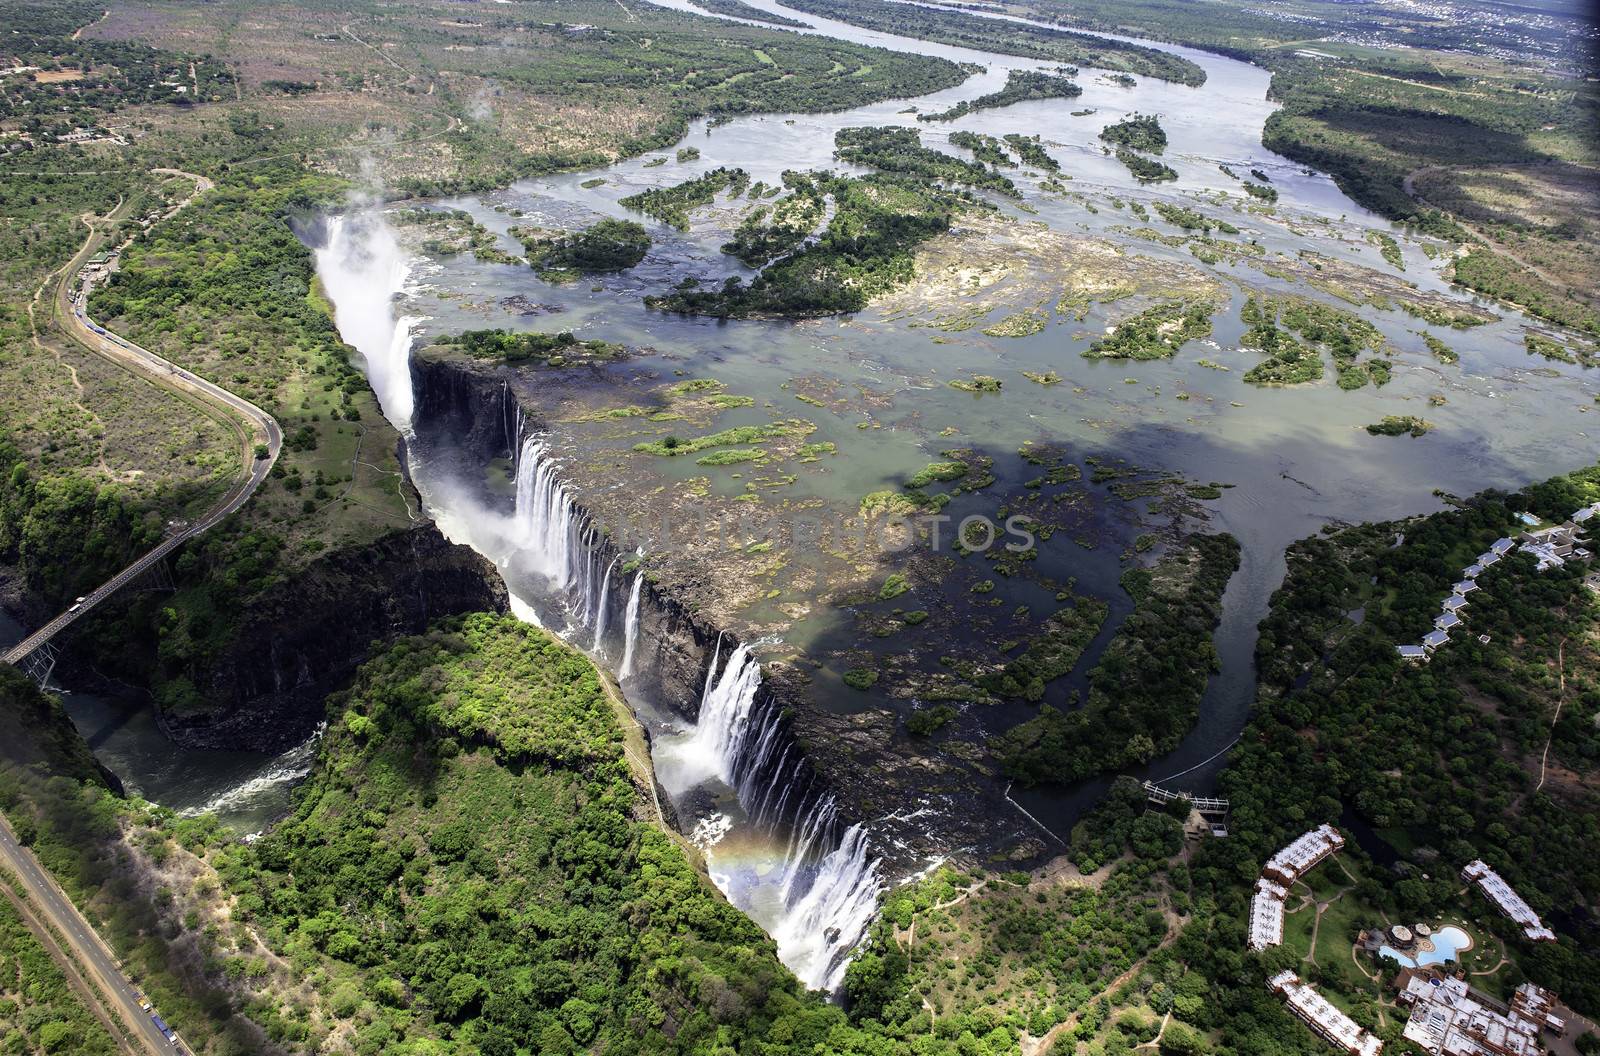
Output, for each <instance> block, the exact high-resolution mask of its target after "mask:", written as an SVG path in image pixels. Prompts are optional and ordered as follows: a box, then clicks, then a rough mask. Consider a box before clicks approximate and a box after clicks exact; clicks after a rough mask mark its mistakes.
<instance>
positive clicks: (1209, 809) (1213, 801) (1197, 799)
mask: <svg viewBox="0 0 1600 1056" xmlns="http://www.w3.org/2000/svg"><path fill="white" fill-rule="evenodd" d="M1144 794H1145V798H1147V799H1149V800H1150V802H1152V803H1155V804H1157V805H1159V806H1166V805H1167V804H1168V803H1171V802H1174V801H1175V800H1180V799H1184V800H1188V801H1189V804H1190V805H1191V806H1193V807H1194V809H1195V810H1198V811H1199V812H1200V813H1202V814H1206V815H1211V814H1219V815H1224V816H1226V815H1227V813H1228V801H1227V800H1225V799H1217V798H1216V797H1214V796H1191V795H1189V794H1188V793H1187V792H1174V791H1172V790H1171V789H1169V788H1162V787H1161V786H1160V785H1158V784H1156V783H1155V782H1153V781H1146V782H1145V783H1144Z"/></svg>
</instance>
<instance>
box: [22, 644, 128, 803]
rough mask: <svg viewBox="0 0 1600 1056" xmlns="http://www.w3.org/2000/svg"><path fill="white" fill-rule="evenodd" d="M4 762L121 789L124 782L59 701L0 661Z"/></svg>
mask: <svg viewBox="0 0 1600 1056" xmlns="http://www.w3.org/2000/svg"><path fill="white" fill-rule="evenodd" d="M5 765H11V766H26V767H33V768H35V769H37V770H38V771H39V772H41V773H44V774H49V775H52V776H60V777H70V778H72V779H73V780H74V781H88V782H91V783H93V784H98V785H104V786H105V787H106V788H109V789H111V790H112V791H113V792H116V793H117V794H118V795H121V794H122V782H121V781H118V780H117V776H116V775H115V774H113V773H112V772H111V771H109V770H107V769H106V768H105V767H104V766H101V765H100V761H99V760H98V759H96V758H95V757H94V754H93V753H92V752H90V751H89V746H88V745H87V744H85V743H84V742H83V738H82V737H80V736H78V730H77V728H76V727H74V726H73V725H72V720H71V719H70V718H68V717H67V713H66V711H65V709H63V708H62V707H61V701H60V700H58V699H57V698H56V697H55V696H54V695H52V694H47V693H42V692H40V691H39V689H38V687H37V686H35V685H34V684H33V682H32V681H31V680H30V679H29V678H28V676H27V675H24V674H23V673H22V672H21V671H18V670H16V669H14V668H10V667H0V767H3V766H5Z"/></svg>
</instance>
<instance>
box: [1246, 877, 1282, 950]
mask: <svg viewBox="0 0 1600 1056" xmlns="http://www.w3.org/2000/svg"><path fill="white" fill-rule="evenodd" d="M1288 894H1289V892H1288V891H1286V890H1284V889H1283V888H1282V887H1280V886H1279V885H1277V884H1275V883H1273V882H1272V881H1271V880H1268V879H1265V878H1262V879H1260V880H1257V881H1256V893H1255V897H1254V898H1252V899H1251V900H1250V939H1249V946H1250V948H1251V949H1252V950H1264V949H1266V948H1267V947H1268V946H1277V945H1279V944H1280V943H1282V942H1283V900H1284V898H1285V897H1287V896H1288Z"/></svg>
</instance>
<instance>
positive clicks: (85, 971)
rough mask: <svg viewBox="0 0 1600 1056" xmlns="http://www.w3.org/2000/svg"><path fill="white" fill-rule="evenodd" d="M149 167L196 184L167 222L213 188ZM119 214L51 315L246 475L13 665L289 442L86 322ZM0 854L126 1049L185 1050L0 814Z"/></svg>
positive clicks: (235, 491) (197, 380) (66, 283)
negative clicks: (214, 427) (203, 429)
mask: <svg viewBox="0 0 1600 1056" xmlns="http://www.w3.org/2000/svg"><path fill="white" fill-rule="evenodd" d="M151 171H152V172H153V173H154V174H156V175H158V176H178V177H183V178H185V179H189V180H192V181H194V190H193V191H192V192H191V193H190V194H189V195H188V196H187V197H185V198H184V199H183V200H182V201H181V202H179V203H177V204H176V205H175V206H173V207H172V208H171V209H170V210H168V211H167V212H166V213H165V214H164V215H163V216H162V217H161V219H162V220H167V219H170V218H171V217H172V216H174V215H175V214H176V213H177V212H178V211H179V210H181V209H183V208H184V207H185V206H187V205H189V204H190V203H191V202H193V201H194V200H195V199H197V198H199V197H200V195H202V194H204V193H205V192H207V191H209V190H210V189H211V188H212V186H213V184H212V182H211V181H210V180H209V179H207V178H205V177H204V176H199V175H196V174H194V173H189V172H183V171H181V170H178V169H153V170H151ZM118 211H119V210H113V212H112V213H111V214H109V215H107V216H106V217H105V218H104V220H105V221H106V223H104V224H103V225H102V226H101V227H96V226H95V225H94V224H93V223H91V224H90V231H89V237H88V239H87V240H86V241H85V242H84V244H83V247H82V248H81V249H79V250H78V253H77V255H76V256H74V257H73V258H72V260H71V262H70V263H68V265H67V266H66V267H65V268H63V269H61V271H60V273H59V275H60V278H59V279H58V280H56V288H55V293H54V296H53V298H52V305H53V314H54V317H55V319H56V321H57V322H58V323H59V324H60V325H61V328H62V329H63V330H64V331H65V332H66V333H67V334H69V335H70V336H71V337H72V338H74V339H75V340H76V341H77V342H78V343H79V344H81V345H83V347H85V348H87V349H88V350H89V351H91V352H93V353H95V354H96V355H98V356H101V357H102V358H104V359H107V360H109V361H111V362H112V363H114V364H116V365H117V366H120V367H122V368H124V369H125V370H127V371H128V372H129V373H131V374H134V375H136V376H137V377H139V378H141V379H143V380H144V381H146V382H149V383H150V384H152V385H154V386H156V387H157V388H160V389H163V390H165V391H167V392H168V393H170V394H172V395H175V396H177V397H178V398H179V399H181V400H183V401H184V402H186V403H188V404H190V405H191V406H193V407H194V408H195V409H196V410H197V411H198V412H200V413H202V414H206V415H209V416H211V417H213V418H215V419H217V420H218V421H220V422H222V423H223V424H224V425H226V426H227V427H228V428H229V429H230V431H232V432H233V434H234V435H235V437H236V438H237V439H238V441H239V450H240V457H241V458H242V459H243V467H244V470H245V472H244V473H243V475H242V477H241V478H240V479H238V480H236V481H235V482H234V484H233V485H232V486H231V487H229V488H228V490H227V491H225V492H224V493H223V494H222V496H221V497H220V498H219V499H218V500H217V502H216V503H215V504H214V505H213V506H212V507H211V508H210V509H209V510H207V511H206V512H205V513H204V514H203V515H202V516H200V517H198V518H196V519H195V520H193V521H189V522H186V523H180V524H176V525H174V526H173V528H172V530H171V531H169V532H168V534H167V536H166V538H164V539H162V541H161V542H160V543H158V544H157V545H156V546H155V547H154V548H153V549H151V550H150V551H149V552H147V553H145V554H143V555H141V556H140V557H139V558H138V559H137V560H135V561H134V562H133V563H132V564H130V565H128V566H127V567H126V568H124V569H123V570H122V571H120V572H118V573H117V574H116V575H114V576H112V577H111V578H110V579H109V580H107V581H106V582H104V583H102V584H101V585H100V586H98V587H96V588H95V589H94V590H93V591H90V592H89V593H88V594H86V595H85V596H84V597H83V600H82V601H79V602H78V603H76V604H74V605H73V606H72V607H71V608H69V609H68V610H67V611H66V612H63V613H61V614H60V615H58V616H56V617H55V618H54V619H53V620H51V621H50V622H48V623H46V624H45V625H44V626H43V627H40V628H39V629H38V630H36V631H34V632H33V633H32V634H30V635H29V636H28V637H27V638H24V639H23V640H22V641H21V642H20V643H18V644H17V645H16V646H15V647H14V648H12V649H11V650H10V651H8V652H7V653H6V654H5V657H4V661H5V663H7V664H11V665H17V664H20V663H22V662H23V661H25V660H26V659H27V658H28V657H29V655H30V654H32V653H33V652H35V651H36V650H38V649H40V648H41V647H44V646H46V645H48V644H49V643H50V641H51V640H52V639H53V638H54V637H55V636H56V635H58V634H60V633H61V632H62V631H63V630H65V629H66V628H67V627H69V626H71V625H72V623H73V622H74V621H76V620H77V619H78V618H79V617H81V616H83V615H84V614H86V613H87V612H89V611H90V610H91V609H93V608H94V607H95V606H96V605H98V604H99V603H100V602H102V601H104V600H105V599H106V598H108V597H110V596H111V595H112V594H115V593H116V592H117V590H119V589H120V588H121V587H123V586H126V585H127V584H128V583H130V582H132V581H133V580H135V579H138V578H139V577H140V576H141V575H143V574H144V573H145V572H147V571H148V570H150V569H151V568H153V567H154V566H155V565H156V564H157V563H159V562H160V561H161V560H162V559H163V558H165V557H166V556H167V555H168V554H169V553H171V552H172V551H173V550H175V549H176V548H178V547H179V546H181V545H182V544H183V543H184V542H186V541H188V540H189V539H192V538H194V537H195V536H197V535H199V534H200V533H202V532H205V531H207V530H209V529H210V528H212V527H213V526H215V525H216V524H217V523H218V522H220V521H221V520H223V518H225V517H227V516H228V515H229V514H231V513H233V512H234V511H235V510H237V509H239V507H241V506H243V505H244V504H245V503H246V502H247V501H248V500H249V499H250V496H252V495H253V494H255V491H256V489H257V488H258V487H260V486H261V482H262V481H263V480H265V479H266V476H267V473H268V472H269V471H270V470H271V469H272V466H273V463H275V462H276V461H277V459H278V453H279V451H280V450H281V449H282V447H283V431H282V430H281V429H280V428H279V427H278V423H277V421H276V420H275V419H274V418H273V417H272V416H271V415H270V414H268V413H267V412H266V411H263V410H262V409H261V408H259V407H257V406H256V405H255V404H253V403H251V402H250V401H249V400H246V399H244V398H243V397H241V396H238V395H236V394H234V393H232V392H229V391H228V390H227V389H224V388H222V387H220V386H218V385H214V384H212V383H211V382H209V381H207V380H205V379H204V378H201V377H199V376H197V375H195V374H194V373H192V372H191V371H188V370H185V369H184V368H183V367H180V366H178V365H177V364H175V363H172V362H169V361H168V360H166V359H163V358H162V357H160V356H158V355H156V354H155V353H154V352H151V351H149V350H148V349H145V348H141V347H140V346H138V345H136V344H134V343H133V342H131V341H128V340H126V339H124V338H122V337H119V336H118V335H116V334H113V333H111V332H110V331H108V330H106V329H105V328H104V327H102V326H100V325H98V324H97V323H95V322H94V321H93V320H91V319H90V318H89V312H88V296H89V283H88V282H87V281H78V280H79V279H80V276H83V275H84V268H85V265H87V264H88V263H89V261H90V260H91V259H92V258H93V256H94V255H95V254H96V253H97V252H99V250H100V248H101V247H102V245H104V243H105V241H106V234H105V230H106V229H109V228H110V227H111V226H112V224H111V222H112V221H116V220H119V219H121V218H120V217H118V216H117V215H116V213H117V212H118ZM119 248H120V247H119ZM0 860H3V861H4V863H5V865H6V867H7V868H8V869H9V870H10V871H11V872H12V873H14V874H15V875H16V877H17V879H18V880H19V881H20V883H21V885H22V890H23V891H25V892H26V896H27V897H26V899H25V900H21V901H19V909H22V910H23V911H24V912H25V913H26V914H27V915H28V916H29V917H31V918H33V919H34V921H35V922H37V923H43V924H47V925H48V926H49V928H50V929H53V930H54V933H55V935H56V936H59V937H60V938H61V939H64V940H65V942H66V943H67V945H68V946H70V947H71V953H70V954H68V953H67V952H66V951H64V950H62V949H61V948H60V945H59V942H51V943H47V944H46V946H47V948H48V949H49V950H50V952H51V955H52V956H53V957H55V959H56V960H57V961H58V963H60V964H61V967H62V969H63V971H65V972H66V974H67V977H68V978H69V979H78V980H81V981H83V982H84V983H85V984H86V987H87V988H88V989H90V990H92V991H93V995H94V999H95V1002H96V1003H98V1004H100V1005H101V1006H102V1009H101V1011H102V1012H104V1013H109V1014H110V1015H113V1016H115V1017H117V1018H119V1019H121V1020H122V1021H123V1022H124V1023H126V1024H127V1025H128V1028H129V1034H128V1037H125V1038H123V1039H122V1043H123V1047H124V1049H125V1050H126V1051H131V1052H141V1051H143V1052H150V1053H161V1054H166V1053H172V1052H181V1051H184V1050H183V1047H182V1045H181V1043H175V1042H172V1041H169V1040H168V1039H167V1037H166V1036H165V1035H164V1034H163V1033H162V1032H161V1031H160V1030H159V1029H158V1028H157V1027H156V1025H155V1023H154V1022H153V1021H152V1020H151V1018H150V1016H149V1015H148V1014H146V1013H145V1012H144V1010H142V1009H141V1008H140V1007H139V1000H140V999H139V994H138V991H137V990H135V988H134V986H133V983H132V982H131V981H130V980H129V979H128V978H127V976H126V975H124V974H123V972H122V970H121V968H120V966H118V964H117V962H116V959H115V957H114V956H113V955H112V953H111V950H110V949H109V948H108V947H107V946H106V944H105V942H104V941H103V940H102V939H101V938H100V937H99V935H97V934H96V933H95V930H94V928H93V927H92V926H91V925H90V924H89V922H88V921H87V920H86V919H85V918H84V916H83V915H82V914H81V913H79V912H78V909H77V907H76V906H74V905H73V904H72V902H71V900H70V899H68V898H67V896H66V895H65V894H64V893H63V892H62V891H61V889H60V888H59V887H58V886H56V884H55V882H54V880H53V879H51V877H50V876H49V875H48V874H47V873H46V871H45V870H44V869H43V868H42V867H41V866H40V865H39V863H38V861H37V859H35V858H34V856H33V854H32V852H30V851H28V850H27V849H26V848H24V847H23V846H22V845H21V844H20V843H18V841H17V839H16V837H15V836H14V835H13V834H12V832H11V830H10V828H9V827H8V826H7V825H6V824H5V822H4V819H0ZM41 918H42V919H41ZM130 1037H131V1038H133V1039H136V1040H137V1043H138V1044H137V1047H134V1046H133V1045H132V1044H130V1043H129V1041H128V1038H130Z"/></svg>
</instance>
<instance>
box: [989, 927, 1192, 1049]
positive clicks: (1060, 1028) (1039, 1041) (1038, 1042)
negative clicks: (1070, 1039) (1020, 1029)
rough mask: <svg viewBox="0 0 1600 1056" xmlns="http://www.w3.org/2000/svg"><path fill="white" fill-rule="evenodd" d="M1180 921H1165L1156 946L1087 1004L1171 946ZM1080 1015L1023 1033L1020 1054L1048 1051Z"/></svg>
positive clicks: (1110, 990)
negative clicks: (1035, 1033) (1033, 1033)
mask: <svg viewBox="0 0 1600 1056" xmlns="http://www.w3.org/2000/svg"><path fill="white" fill-rule="evenodd" d="M1169 916H1170V911H1169ZM1182 923H1183V922H1182V920H1181V919H1169V920H1168V922H1167V934H1166V936H1165V937H1164V938H1162V940H1161V941H1160V942H1159V943H1157V944H1156V948H1155V949H1154V950H1151V951H1150V953H1147V954H1145V955H1144V956H1143V957H1140V958H1139V959H1138V960H1137V961H1134V962H1133V963H1132V964H1130V965H1129V966H1128V968H1127V970H1126V971H1124V972H1123V973H1122V974H1120V975H1118V976H1117V977H1116V978H1115V979H1113V980H1111V981H1110V982H1108V983H1106V985H1105V986H1102V987H1101V988H1100V993H1099V994H1096V995H1095V997H1094V998H1091V999H1090V1000H1089V1002H1087V1004H1093V1002H1094V1000H1096V999H1098V998H1099V997H1100V995H1101V994H1110V993H1114V992H1115V991H1117V990H1118V989H1120V988H1122V987H1123V986H1125V985H1126V984H1127V983H1128V982H1129V981H1130V980H1131V979H1133V977H1134V976H1136V975H1138V974H1139V973H1140V972H1142V971H1144V966H1145V965H1146V964H1148V963H1149V962H1150V957H1151V955H1152V954H1154V953H1156V952H1157V951H1159V950H1164V949H1166V948H1167V947H1168V946H1171V945H1172V944H1173V943H1175V942H1177V941H1178V936H1179V935H1180V934H1182V932H1183V928H1182V926H1181V925H1182ZM1080 1015H1081V1013H1078V1012H1074V1013H1073V1014H1072V1015H1070V1016H1068V1017H1067V1018H1066V1019H1064V1020H1062V1021H1061V1022H1060V1023H1057V1024H1056V1025H1055V1026H1053V1027H1051V1028H1050V1029H1049V1030H1048V1031H1046V1032H1045V1033H1044V1034H1042V1035H1040V1036H1039V1037H1037V1038H1031V1037H1029V1036H1028V1035H1027V1034H1023V1036H1022V1037H1021V1038H1020V1039H1019V1040H1018V1043H1017V1044H1018V1046H1019V1047H1020V1049H1021V1052H1022V1056H1039V1054H1040V1053H1044V1052H1048V1051H1050V1047H1051V1046H1052V1045H1054V1044H1055V1041H1056V1039H1057V1038H1059V1037H1060V1036H1061V1035H1062V1034H1064V1033H1066V1032H1067V1031H1069V1030H1074V1029H1076V1028H1077V1026H1078V1018H1079V1016H1080Z"/></svg>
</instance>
